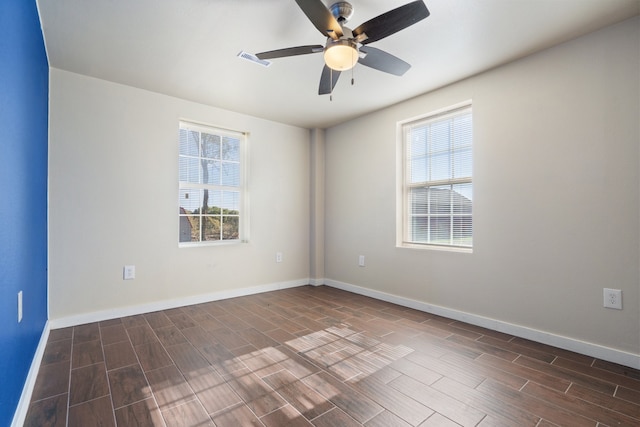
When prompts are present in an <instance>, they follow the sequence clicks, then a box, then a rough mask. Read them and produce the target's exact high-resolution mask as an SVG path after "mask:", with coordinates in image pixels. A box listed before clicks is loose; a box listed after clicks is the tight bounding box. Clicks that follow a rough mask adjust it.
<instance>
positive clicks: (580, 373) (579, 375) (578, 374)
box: [513, 355, 640, 393]
mask: <svg viewBox="0 0 640 427" xmlns="http://www.w3.org/2000/svg"><path fill="white" fill-rule="evenodd" d="M520 358H526V359H530V360H532V361H534V362H540V363H546V362H543V361H541V360H538V359H533V358H531V357H529V356H527V355H519V357H518V358H516V359H515V360H514V361H513V363H516V361H517V360H518V359H520ZM554 361H555V359H554ZM516 364H517V365H519V366H525V367H527V368H530V369H533V370H536V371H538V372H542V371H540V370H539V369H537V368H531V367H530V366H526V365H521V364H519V363H516ZM547 365H549V366H553V367H554V368H555V370H557V371H560V373H561V374H563V375H566V376H567V377H577V378H579V379H581V380H584V381H585V383H586V382H588V380H595V381H597V382H603V383H606V384H608V385H611V386H614V392H613V393H615V390H616V389H617V387H618V386H622V387H625V388H628V389H630V390H634V389H633V388H630V387H627V386H625V385H623V384H620V383H618V382H614V381H611V380H607V379H604V378H600V377H596V376H593V375H590V374H589V373H587V372H586V371H576V370H575V369H571V368H567V367H565V366H560V365H555V364H552V363H548V364H547ZM547 374H548V375H551V376H554V377H556V378H560V379H564V380H566V381H570V382H576V381H575V379H570V378H563V377H562V376H559V375H558V374H556V373H547ZM581 385H583V386H585V387H587V388H590V389H592V390H594V389H593V388H592V387H590V386H589V385H587V384H581ZM638 386H639V388H638V389H637V390H636V391H639V392H640V381H639V382H638ZM594 391H598V390H594Z"/></svg>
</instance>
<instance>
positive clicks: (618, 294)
mask: <svg viewBox="0 0 640 427" xmlns="http://www.w3.org/2000/svg"><path fill="white" fill-rule="evenodd" d="M603 293H604V306H605V307H606V308H615V309H617V310H622V291H621V290H620V289H609V288H604V292H603Z"/></svg>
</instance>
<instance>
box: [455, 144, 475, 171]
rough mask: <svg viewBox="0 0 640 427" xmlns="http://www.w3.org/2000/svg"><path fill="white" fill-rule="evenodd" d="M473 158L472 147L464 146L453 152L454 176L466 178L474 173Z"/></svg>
mask: <svg viewBox="0 0 640 427" xmlns="http://www.w3.org/2000/svg"><path fill="white" fill-rule="evenodd" d="M472 164H473V160H472V157H471V148H463V149H461V150H456V151H454V152H453V177H454V178H466V177H469V176H471V175H472V170H471V169H472Z"/></svg>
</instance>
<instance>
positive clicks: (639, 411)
mask: <svg viewBox="0 0 640 427" xmlns="http://www.w3.org/2000/svg"><path fill="white" fill-rule="evenodd" d="M571 385H573V383H571ZM569 389H570V387H569V388H567V391H566V392H565V394H566V395H567V396H570V397H573V398H575V399H579V400H582V401H583V402H586V403H588V404H591V405H595V406H598V407H600V408H604V409H607V410H609V411H612V412H615V413H617V414H620V415H623V416H626V417H629V418H633V419H637V420H638V421H640V403H634V402H628V401H627V400H624V399H620V398H619V397H616V396H615V394H614V395H613V396H609V395H607V394H604V393H600V392H598V391H595V390H594V391H593V392H594V393H597V394H602V395H603V396H605V397H607V398H611V399H615V400H619V401H620V403H625V404H626V403H629V404H632V405H634V406H638V413H639V416H638V417H635V416H633V415H629V414H627V413H625V412H621V411H619V410H616V409H613V408H610V407H608V406H604V405H601V404H600V403H597V402H594V401H592V400H589V399H585V398H583V397H580V396H577V395H574V394H568V393H569ZM616 389H617V388H616Z"/></svg>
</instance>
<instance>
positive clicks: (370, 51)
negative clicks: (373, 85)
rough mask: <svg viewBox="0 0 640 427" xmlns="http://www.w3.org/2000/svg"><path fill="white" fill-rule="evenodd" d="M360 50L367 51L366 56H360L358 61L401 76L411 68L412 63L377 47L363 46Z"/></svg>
mask: <svg viewBox="0 0 640 427" xmlns="http://www.w3.org/2000/svg"><path fill="white" fill-rule="evenodd" d="M360 52H362V53H365V54H366V56H365V57H364V58H360V59H359V60H358V63H360V64H362V65H366V66H367V67H371V68H375V69H376V70H380V71H384V72H385V73H389V74H393V75H396V76H401V75H403V74H404V73H406V72H407V71H408V70H409V68H411V65H410V64H408V63H406V62H404V61H403V60H402V59H400V58H398V57H395V56H393V55H391V54H390V53H387V52H385V51H384V50H380V49H376V48H375V47H371V46H366V47H365V46H363V47H361V48H360Z"/></svg>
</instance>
